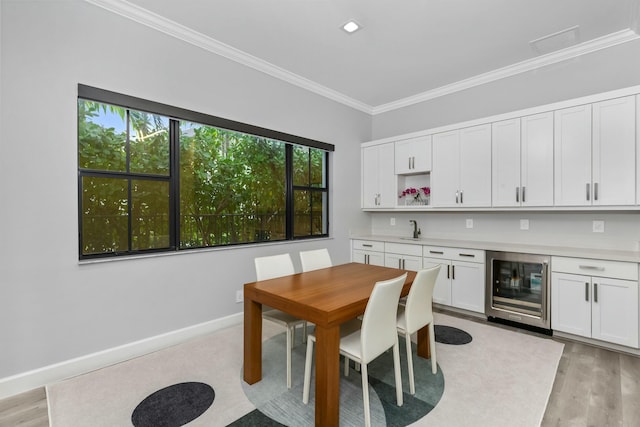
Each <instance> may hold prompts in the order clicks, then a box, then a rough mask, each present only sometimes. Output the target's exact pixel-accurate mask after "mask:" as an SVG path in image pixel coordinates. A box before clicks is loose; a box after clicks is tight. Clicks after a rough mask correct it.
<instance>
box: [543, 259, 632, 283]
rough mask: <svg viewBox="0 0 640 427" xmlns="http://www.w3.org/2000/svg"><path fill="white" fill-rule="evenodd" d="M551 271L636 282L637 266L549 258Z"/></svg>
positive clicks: (611, 262)
mask: <svg viewBox="0 0 640 427" xmlns="http://www.w3.org/2000/svg"><path fill="white" fill-rule="evenodd" d="M551 271H555V272H559V273H569V274H581V275H583V276H596V277H611V278H614V279H626V280H638V264H636V263H634V262H621V261H604V260H598V259H588V258H568V257H551Z"/></svg>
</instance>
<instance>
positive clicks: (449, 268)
mask: <svg viewBox="0 0 640 427" xmlns="http://www.w3.org/2000/svg"><path fill="white" fill-rule="evenodd" d="M447 279H451V266H450V265H447Z"/></svg>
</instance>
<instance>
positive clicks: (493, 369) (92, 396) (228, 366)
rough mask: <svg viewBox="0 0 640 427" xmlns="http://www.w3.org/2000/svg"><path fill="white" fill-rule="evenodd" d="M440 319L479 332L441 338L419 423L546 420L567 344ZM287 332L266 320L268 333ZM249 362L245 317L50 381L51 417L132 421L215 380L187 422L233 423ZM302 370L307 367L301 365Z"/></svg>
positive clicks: (97, 424) (241, 408) (68, 424)
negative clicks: (155, 398) (164, 393)
mask: <svg viewBox="0 0 640 427" xmlns="http://www.w3.org/2000/svg"><path fill="white" fill-rule="evenodd" d="M436 324H438V325H447V326H452V327H456V328H459V329H462V330H464V331H466V332H468V333H469V334H471V336H472V337H473V340H472V341H471V342H470V343H468V344H465V345H447V344H440V343H437V344H436V350H437V360H438V365H439V367H440V369H441V370H442V373H443V375H444V380H445V387H444V394H443V396H442V399H441V400H440V402H439V403H438V404H437V406H436V407H435V408H434V409H433V410H432V411H431V412H429V413H428V414H427V415H426V416H424V417H423V418H421V419H420V420H418V421H417V422H415V423H414V424H412V425H414V426H432V427H433V426H460V427H464V426H474V427H476V426H479V427H482V426H487V427H489V426H491V427H500V426H505V427H507V426H514V425H518V426H523V427H537V426H539V425H540V422H541V421H542V417H543V415H544V411H545V408H546V404H547V400H548V398H549V394H550V392H551V388H552V386H553V381H554V377H555V374H556V370H557V367H558V363H559V360H560V357H561V355H562V350H563V345H562V344H560V343H557V342H554V341H553V340H551V339H546V338H538V337H535V336H531V335H527V334H525V333H522V332H512V331H508V330H504V329H501V328H498V327H496V326H493V325H486V324H482V323H476V322H471V321H467V320H463V319H459V318H456V317H452V316H448V315H444V314H440V313H436ZM280 332H281V329H279V328H277V327H275V326H272V325H271V324H269V323H268V322H265V324H264V336H265V339H267V338H268V337H271V336H273V335H275V334H277V333H280ZM283 358H284V357H283ZM294 367H295V366H294ZM241 369H242V325H237V326H233V327H230V328H227V329H224V330H221V331H218V332H216V333H213V334H211V335H207V336H204V337H201V338H198V339H194V340H191V341H189V342H186V343H184V344H181V345H177V346H174V347H170V348H167V349H164V350H162V351H159V352H156V353H152V354H149V355H146V356H142V357H139V358H136V359H133V360H130V361H127V362H124V363H120V364H117V365H114V366H111V367H108V368H104V369H101V370H98V371H95V372H91V373H88V374H85V375H82V376H79V377H76V378H72V379H69V380H66V381H63V382H60V383H57V384H53V385H50V386H48V387H47V397H48V403H49V413H50V423H51V426H52V427H82V426H93V427H101V426H105V427H107V426H108V427H114V426H131V425H132V423H131V414H132V412H133V411H134V409H135V408H136V406H137V405H138V404H139V403H140V402H141V401H142V400H144V399H145V398H146V397H147V396H149V395H150V394H152V393H154V392H155V391H157V390H160V389H162V388H164V387H167V386H170V385H173V384H177V383H182V382H190V381H194V382H202V383H206V384H208V385H210V386H211V387H212V388H213V389H214V390H215V399H214V402H213V405H212V406H211V407H210V408H209V409H208V410H207V411H206V412H204V414H203V415H202V416H200V417H199V418H197V419H195V420H193V421H192V422H190V423H188V424H187V425H188V426H209V427H210V426H226V425H228V424H230V423H232V422H233V421H235V420H237V419H239V418H241V417H242V416H244V415H246V414H248V413H250V412H252V411H254V410H255V409H256V407H255V405H254V404H253V403H252V402H251V401H250V400H249V399H248V398H247V396H246V395H245V393H244V391H243V387H242V383H241V381H242V376H241V375H242V374H241ZM296 375H300V376H301V375H302V372H299V373H296V371H294V376H296ZM404 382H406V378H404V377H403V383H404ZM417 387H420V385H419V384H417ZM295 427H299V426H295Z"/></svg>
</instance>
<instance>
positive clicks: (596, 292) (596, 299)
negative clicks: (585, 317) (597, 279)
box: [593, 283, 598, 302]
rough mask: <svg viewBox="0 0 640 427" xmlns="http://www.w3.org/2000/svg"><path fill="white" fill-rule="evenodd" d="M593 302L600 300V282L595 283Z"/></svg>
mask: <svg viewBox="0 0 640 427" xmlns="http://www.w3.org/2000/svg"><path fill="white" fill-rule="evenodd" d="M593 302H598V284H597V283H594V284H593Z"/></svg>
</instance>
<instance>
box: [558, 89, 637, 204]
mask: <svg viewBox="0 0 640 427" xmlns="http://www.w3.org/2000/svg"><path fill="white" fill-rule="evenodd" d="M635 104H636V100H635V97H634V96H628V97H624V98H617V99H612V100H607V101H602V102H598V103H595V104H593V106H592V105H581V106H578V107H573V108H566V109H564V110H558V111H556V112H555V156H554V161H555V205H556V206H628V205H634V204H635V202H636V168H635V162H636V142H635V133H636V129H635V117H636V112H635V109H636V105H635Z"/></svg>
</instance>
